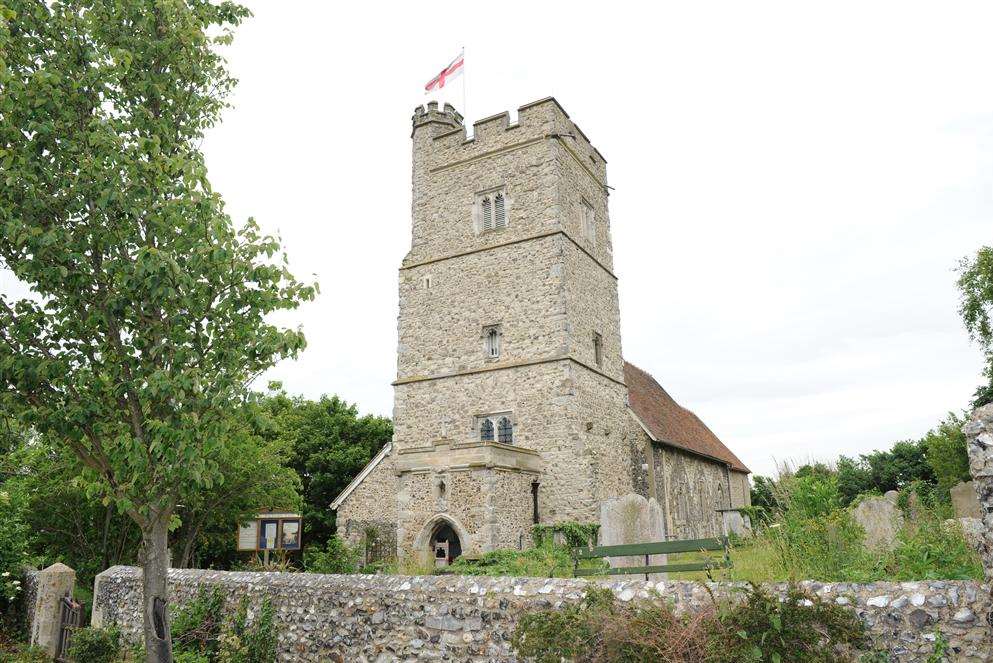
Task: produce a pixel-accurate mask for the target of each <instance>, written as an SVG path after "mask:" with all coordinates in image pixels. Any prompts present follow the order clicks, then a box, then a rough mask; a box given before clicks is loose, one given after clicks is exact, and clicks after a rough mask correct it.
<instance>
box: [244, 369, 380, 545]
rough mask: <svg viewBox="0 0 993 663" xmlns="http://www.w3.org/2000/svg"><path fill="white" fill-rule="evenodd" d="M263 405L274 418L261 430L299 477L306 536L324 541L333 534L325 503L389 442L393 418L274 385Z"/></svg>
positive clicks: (325, 397) (327, 398) (307, 538)
mask: <svg viewBox="0 0 993 663" xmlns="http://www.w3.org/2000/svg"><path fill="white" fill-rule="evenodd" d="M271 386H274V387H277V388H278V386H279V385H271ZM262 407H263V408H264V409H265V410H266V411H267V412H268V414H269V416H270V417H271V420H272V425H271V426H270V428H269V429H268V430H267V431H266V432H265V433H264V434H265V435H267V436H269V437H271V438H273V439H278V440H280V441H281V442H283V443H284V444H285V445H286V447H287V449H288V450H289V458H288V460H287V463H288V465H289V467H291V468H292V469H294V470H295V471H296V472H297V474H298V475H300V478H301V479H302V481H303V486H302V493H303V523H304V539H305V541H307V542H312V543H318V544H320V543H323V542H325V541H327V540H328V539H330V538H331V537H332V536H334V533H335V526H334V524H335V523H334V512H333V511H331V510H330V509H329V508H328V504H330V503H331V502H332V501H333V500H334V498H335V497H336V496H337V495H338V493H340V492H341V491H342V490H344V488H345V486H347V485H348V483H349V482H350V481H351V480H352V479H353V478H355V476H356V475H357V474H358V473H359V472H361V471H362V468H364V467H365V466H366V464H368V463H369V461H370V460H372V458H373V456H375V455H376V454H377V453H378V452H379V450H380V449H382V448H383V446H384V445H385V444H386V443H387V442H389V441H390V439H391V438H392V437H393V423H392V422H391V421H390V420H389V419H387V418H385V417H376V416H372V415H365V416H362V417H360V416H359V415H358V410H357V408H356V407H355V406H354V405H351V404H349V403H347V402H345V401H344V400H342V399H340V398H338V397H337V396H321V398H320V399H319V400H316V401H312V400H308V399H305V398H301V397H289V396H287V395H286V394H285V393H284V392H282V391H279V390H277V391H275V392H274V393H272V394H270V395H269V396H268V397H267V398H265V399H263V401H262Z"/></svg>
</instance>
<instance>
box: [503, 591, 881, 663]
mask: <svg viewBox="0 0 993 663" xmlns="http://www.w3.org/2000/svg"><path fill="white" fill-rule="evenodd" d="M864 642H865V632H864V628H863V626H862V623H861V622H860V621H859V619H858V617H857V616H856V615H855V613H854V612H852V611H850V610H847V609H845V608H842V607H841V606H838V605H835V604H833V603H829V602H825V601H821V600H820V599H819V598H817V597H816V596H810V595H807V594H806V593H804V592H802V591H801V590H799V589H798V588H796V587H790V588H789V589H788V591H787V596H786V598H785V600H783V601H782V602H780V601H779V599H778V598H777V597H773V596H771V595H769V594H767V593H765V592H764V591H762V590H760V589H758V588H757V587H755V586H752V587H751V588H750V589H748V590H746V591H745V594H744V597H743V600H741V601H736V600H731V601H726V602H722V603H720V604H716V603H715V606H714V607H713V608H711V609H708V610H703V611H699V612H696V613H694V614H689V615H682V616H680V615H676V614H675V613H674V612H673V611H672V609H671V607H670V606H669V605H667V604H665V603H652V604H643V605H620V604H618V603H616V602H615V601H614V596H613V594H612V593H611V592H610V590H607V589H601V588H595V587H591V588H590V590H589V591H588V593H587V595H586V597H585V598H584V600H583V601H582V602H581V603H579V604H577V605H572V606H567V607H565V608H561V609H558V610H553V611H549V612H539V613H530V614H527V615H524V616H523V617H522V618H521V620H520V622H519V623H518V626H517V629H516V630H515V632H514V634H513V637H512V644H513V646H514V647H515V649H516V650H517V653H518V654H519V655H520V656H521V658H526V659H533V660H534V661H536V662H537V663H560V661H562V660H564V659H565V660H572V661H576V662H577V663H583V662H586V663H594V662H595V663H601V662H602V663H636V662H637V663H641V662H644V661H658V662H660V663H666V662H671V663H677V662H678V663H732V662H733V663H738V662H740V661H774V662H777V663H778V662H785V661H797V662H800V663H821V662H824V663H828V662H835V661H838V662H840V661H851V660H854V659H853V656H854V652H855V649H856V648H857V647H859V646H861V645H862V644H864Z"/></svg>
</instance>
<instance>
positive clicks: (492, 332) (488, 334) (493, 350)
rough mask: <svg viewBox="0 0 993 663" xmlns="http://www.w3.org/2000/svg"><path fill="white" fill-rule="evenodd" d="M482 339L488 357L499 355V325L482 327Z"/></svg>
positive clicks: (493, 357) (494, 357) (492, 357)
mask: <svg viewBox="0 0 993 663" xmlns="http://www.w3.org/2000/svg"><path fill="white" fill-rule="evenodd" d="M483 339H484V346H485V350H486V357H487V358H488V359H496V358H498V357H499V356H500V326H499V325H493V326H492V327H484V328H483Z"/></svg>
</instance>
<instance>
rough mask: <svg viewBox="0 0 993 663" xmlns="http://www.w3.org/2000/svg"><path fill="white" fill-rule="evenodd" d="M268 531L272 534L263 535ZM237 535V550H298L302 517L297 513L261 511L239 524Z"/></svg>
mask: <svg viewBox="0 0 993 663" xmlns="http://www.w3.org/2000/svg"><path fill="white" fill-rule="evenodd" d="M270 532H272V534H273V536H265V535H266V534H268V533H270ZM237 537H238V551H239V552H243V551H244V552H262V551H270V550H287V551H293V550H300V549H301V548H303V517H302V516H301V515H300V514H299V513H287V512H263V513H260V514H259V515H258V516H256V517H255V518H254V519H253V520H250V521H248V522H247V523H245V524H244V525H240V526H239V527H238V534H237ZM270 543H271V545H267V544H270Z"/></svg>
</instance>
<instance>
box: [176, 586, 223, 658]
mask: <svg viewBox="0 0 993 663" xmlns="http://www.w3.org/2000/svg"><path fill="white" fill-rule="evenodd" d="M223 614H224V592H223V591H222V590H221V588H220V587H215V588H213V589H207V588H202V589H201V590H200V593H199V594H197V597H196V598H195V599H194V600H193V601H191V602H190V603H189V604H187V605H186V606H185V607H184V608H183V609H182V610H180V611H179V612H178V613H177V614H176V618H175V619H174V620H173V623H172V646H173V650H174V651H175V652H177V653H182V654H184V655H186V656H187V659H188V660H189V661H195V660H196V657H197V656H200V657H204V658H205V659H206V660H210V658H212V657H213V656H214V655H215V654H216V653H217V647H218V644H217V643H218V639H219V637H220V632H221V625H222V624H223V621H224V618H223Z"/></svg>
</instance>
